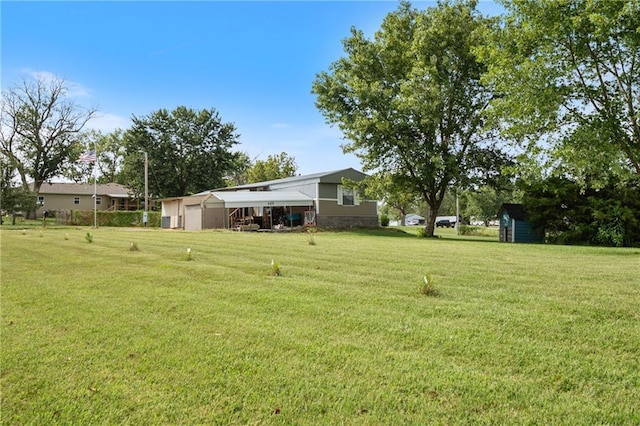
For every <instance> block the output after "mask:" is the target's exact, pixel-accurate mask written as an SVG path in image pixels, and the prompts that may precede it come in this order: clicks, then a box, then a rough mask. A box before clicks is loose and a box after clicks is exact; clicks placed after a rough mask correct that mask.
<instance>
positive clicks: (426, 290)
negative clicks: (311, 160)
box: [419, 274, 440, 297]
mask: <svg viewBox="0 0 640 426" xmlns="http://www.w3.org/2000/svg"><path fill="white" fill-rule="evenodd" d="M419 291H420V294H424V295H425V296H431V297H436V296H439V295H440V292H439V291H438V290H437V289H436V288H435V287H434V285H433V277H432V276H431V274H427V275H425V276H423V277H422V283H420V289H419Z"/></svg>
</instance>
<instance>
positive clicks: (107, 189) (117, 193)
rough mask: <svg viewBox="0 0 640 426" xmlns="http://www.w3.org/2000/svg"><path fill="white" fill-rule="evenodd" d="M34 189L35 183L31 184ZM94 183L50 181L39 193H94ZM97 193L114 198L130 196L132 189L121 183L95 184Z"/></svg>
mask: <svg viewBox="0 0 640 426" xmlns="http://www.w3.org/2000/svg"><path fill="white" fill-rule="evenodd" d="M29 187H30V188H31V189H33V183H31V184H29ZM93 192H94V185H93V184H91V183H48V182H45V183H43V184H42V186H41V187H40V191H39V192H38V194H40V195H47V194H51V195H53V194H59V195H93ZM95 192H96V194H97V195H106V196H109V197H112V198H129V197H130V196H131V191H130V190H129V188H127V187H125V186H123V185H120V184H119V183H107V184H98V185H96V186H95Z"/></svg>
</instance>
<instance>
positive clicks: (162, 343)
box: [0, 228, 640, 425]
mask: <svg viewBox="0 0 640 426" xmlns="http://www.w3.org/2000/svg"><path fill="white" fill-rule="evenodd" d="M41 231H42V233H41ZM87 231H90V232H91V233H92V235H93V242H92V243H91V244H89V243H87V241H86V240H85V235H86V232H87ZM66 234H68V236H66ZM441 234H442V233H441ZM131 243H135V244H136V245H137V247H138V248H139V250H137V251H131V250H130V247H131ZM187 248H190V249H191V261H187ZM0 254H1V258H2V265H1V273H2V275H1V279H2V288H1V294H0V296H1V299H0V301H1V308H2V319H1V332H2V334H1V336H2V342H1V359H0V361H1V382H0V384H1V386H2V410H1V413H2V423H3V424H256V423H258V424H357V425H362V424H376V425H377V424H447V425H450V424H469V423H474V424H567V423H570V424H589V425H591V424H639V423H640V408H639V407H640V405H639V404H638V401H640V370H639V365H640V338H639V337H638V336H640V278H639V270H640V249H610V248H596V247H567V246H545V245H513V244H501V243H497V242H494V241H491V240H488V239H475V240H474V239H470V238H467V239H462V238H456V237H455V236H454V235H453V234H446V235H444V234H443V238H439V239H419V238H416V237H415V234H413V233H411V234H405V233H403V232H398V231H397V230H395V231H394V230H387V231H372V232H367V231H356V232H337V233H327V232H320V233H318V234H316V235H315V245H311V244H309V242H308V235H306V234H279V233H275V234H263V233H260V234H258V233H231V232H210V231H206V232H180V231H160V230H150V229H135V230H133V229H129V230H126V229H113V228H111V229H109V228H100V229H91V230H89V229H88V228H82V229H81V228H77V229H76V228H54V229H51V228H46V229H44V230H42V229H37V228H32V229H27V231H26V232H24V233H23V232H22V230H21V229H15V230H3V231H1V253H0ZM272 260H274V261H275V262H277V264H278V266H279V270H280V275H279V276H273V275H272V273H271V272H272V265H271V261H272ZM426 274H430V276H431V279H432V282H433V283H434V286H435V288H436V289H437V291H438V296H437V297H429V296H426V295H424V294H421V292H420V288H421V285H422V284H423V277H424V276H425V275H426Z"/></svg>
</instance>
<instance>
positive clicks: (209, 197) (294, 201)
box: [162, 191, 315, 231]
mask: <svg viewBox="0 0 640 426" xmlns="http://www.w3.org/2000/svg"><path fill="white" fill-rule="evenodd" d="M162 203H163V211H166V212H169V211H171V212H172V213H173V214H174V215H177V216H178V217H179V219H175V218H171V219H167V220H166V222H167V223H170V224H172V225H174V226H171V227H172V228H175V227H183V228H184V229H185V230H187V231H197V230H201V229H213V228H218V229H220V228H221V229H247V230H257V229H271V228H274V227H277V226H279V225H283V226H296V225H302V224H304V223H308V222H309V217H315V215H309V214H308V212H309V211H314V210H313V205H314V204H313V199H312V198H311V197H309V196H307V195H304V194H302V193H300V192H296V191H273V192H272V191H238V192H231V191H229V192H227V191H211V192H208V193H202V194H197V195H194V196H192V197H184V198H183V199H181V203H180V204H181V205H182V207H183V208H182V209H180V208H179V207H180V206H179V205H178V203H177V200H175V199H171V200H163V201H162ZM165 203H166V204H167V207H166V208H165V207H164V205H165ZM170 206H171V207H172V208H169V207H170ZM181 210H182V212H181ZM181 213H182V214H181ZM182 218H183V219H182ZM175 224H182V226H180V225H178V226H175Z"/></svg>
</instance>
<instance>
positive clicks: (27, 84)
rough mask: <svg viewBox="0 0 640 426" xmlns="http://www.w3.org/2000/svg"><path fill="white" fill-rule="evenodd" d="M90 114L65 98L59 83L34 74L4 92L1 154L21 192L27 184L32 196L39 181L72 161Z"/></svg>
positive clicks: (64, 89)
mask: <svg viewBox="0 0 640 426" xmlns="http://www.w3.org/2000/svg"><path fill="white" fill-rule="evenodd" d="M94 113H95V110H94V109H85V108H83V107H81V106H80V105H78V104H77V103H75V102H74V101H73V100H72V99H71V98H70V97H69V87H68V85H67V83H66V82H65V81H64V80H60V79H50V78H45V77H42V76H37V77H34V78H25V79H23V80H22V81H21V82H20V83H19V84H15V85H13V86H12V87H10V88H9V89H7V90H3V93H2V114H1V118H0V153H1V154H2V155H3V156H4V157H5V158H6V159H7V161H8V163H9V164H10V165H11V167H13V168H15V170H16V171H17V173H18V175H19V177H20V181H21V183H22V186H23V189H24V190H25V191H26V190H28V185H29V181H30V180H31V181H33V188H32V189H33V191H34V192H36V193H37V192H38V190H39V189H40V186H41V185H42V183H43V182H45V181H47V180H49V179H51V178H53V177H55V176H57V175H59V174H61V172H62V171H63V169H64V167H65V165H67V164H68V163H70V162H74V161H76V160H77V157H75V154H76V151H75V149H74V148H75V146H76V145H77V143H78V138H79V135H80V133H81V131H82V129H83V127H84V126H85V125H86V124H87V122H88V121H89V120H90V119H91V118H92V117H93V115H94Z"/></svg>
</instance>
